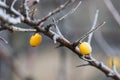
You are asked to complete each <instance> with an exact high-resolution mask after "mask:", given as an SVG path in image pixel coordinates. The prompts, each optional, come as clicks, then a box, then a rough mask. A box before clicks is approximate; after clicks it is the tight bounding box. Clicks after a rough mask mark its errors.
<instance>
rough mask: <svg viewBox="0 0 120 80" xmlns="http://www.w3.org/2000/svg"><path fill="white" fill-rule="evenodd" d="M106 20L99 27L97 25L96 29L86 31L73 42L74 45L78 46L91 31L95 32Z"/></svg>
mask: <svg viewBox="0 0 120 80" xmlns="http://www.w3.org/2000/svg"><path fill="white" fill-rule="evenodd" d="M105 23H106V22H105V21H104V22H102V23H101V24H100V25H98V26H97V27H95V28H94V29H92V30H90V31H88V32H87V33H85V34H84V35H83V36H82V37H81V38H80V39H79V40H77V41H76V42H74V43H73V46H74V47H76V46H77V45H78V44H79V43H82V41H83V40H84V39H85V38H87V37H88V36H89V34H90V33H92V32H94V31H95V30H97V29H99V28H100V27H102V26H103V25H104V24H105Z"/></svg>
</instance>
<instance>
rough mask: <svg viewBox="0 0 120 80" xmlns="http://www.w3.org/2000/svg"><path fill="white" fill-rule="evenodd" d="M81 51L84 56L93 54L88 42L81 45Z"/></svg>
mask: <svg viewBox="0 0 120 80" xmlns="http://www.w3.org/2000/svg"><path fill="white" fill-rule="evenodd" d="M79 50H80V53H81V54H82V55H89V54H90V53H91V52H92V48H91V46H90V44H89V43H87V42H82V43H81V44H80V45H79Z"/></svg>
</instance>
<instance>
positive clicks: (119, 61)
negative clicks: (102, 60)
mask: <svg viewBox="0 0 120 80" xmlns="http://www.w3.org/2000/svg"><path fill="white" fill-rule="evenodd" d="M113 62H114V65H115V67H116V68H119V67H120V59H119V58H118V57H114V58H113ZM108 66H109V67H110V68H112V58H109V59H108Z"/></svg>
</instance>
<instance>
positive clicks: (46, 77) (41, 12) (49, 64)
mask: <svg viewBox="0 0 120 80" xmlns="http://www.w3.org/2000/svg"><path fill="white" fill-rule="evenodd" d="M11 1H12V0H7V4H10V2H11ZM21 1H22V0H18V2H17V3H16V5H15V7H16V8H17V7H19V4H20V2H21ZM66 1H67V0H40V3H39V4H38V5H36V6H34V7H37V11H36V12H35V18H42V17H44V16H45V15H46V14H48V13H49V12H51V11H52V10H54V9H56V8H57V7H59V6H60V5H61V4H63V3H65V2H66ZM78 1H79V0H76V2H75V3H73V4H71V5H70V6H68V7H67V8H66V9H65V10H63V11H61V12H60V13H58V14H56V15H55V16H54V17H55V19H59V18H60V17H62V16H63V15H65V14H66V13H67V12H68V11H70V9H72V7H74V6H75V5H77V3H78ZM106 1H107V0H106ZM111 2H112V4H113V5H114V7H115V9H117V11H118V13H120V5H119V3H120V0H111ZM106 4H107V3H105V1H104V0H82V4H81V5H80V6H79V8H78V9H77V10H76V11H75V12H74V14H72V15H70V16H68V17H67V18H65V19H64V20H62V21H60V22H59V23H58V26H59V29H60V31H61V32H62V34H63V35H64V37H65V38H67V39H68V40H70V41H71V43H72V42H74V41H76V40H78V39H79V38H80V37H81V36H82V35H84V34H85V33H86V32H88V31H89V30H90V28H91V26H92V24H93V21H94V16H95V13H96V10H97V9H99V10H100V12H99V17H98V22H97V24H100V23H102V22H103V21H106V24H105V25H104V26H103V27H102V28H100V29H99V30H97V31H95V32H94V36H93V38H92V42H91V45H92V48H93V52H92V56H93V57H94V58H96V59H97V60H98V61H102V62H104V63H105V64H106V65H108V62H109V60H110V58H111V57H116V58H117V59H116V67H117V70H118V72H119V71H120V60H119V57H120V37H119V36H120V25H119V24H118V23H117V22H116V20H115V18H114V17H113V15H112V14H111V12H110V11H109V9H108V8H107V6H106ZM30 9H32V7H31V8H30ZM51 22H52V19H51V18H50V19H49V20H48V21H46V22H45V25H48V24H50V23H51ZM18 26H20V27H25V28H26V27H28V28H29V26H27V25H25V24H18ZM33 34H34V33H31V32H14V33H10V32H8V31H1V32H0V36H2V37H4V38H5V39H6V40H7V41H8V42H9V44H7V45H6V44H5V43H3V42H2V41H0V45H1V46H0V53H3V54H5V55H7V56H10V57H11V58H12V59H11V58H10V59H9V58H5V57H4V56H1V55H0V80H21V78H23V79H25V80H88V79H89V80H112V79H111V78H107V77H106V76H105V75H104V74H103V73H102V72H101V71H99V70H98V69H96V68H94V67H92V66H86V67H80V68H77V67H76V66H77V65H80V64H84V63H86V62H85V61H82V60H81V59H79V57H78V56H77V55H75V54H74V53H73V52H72V51H70V50H69V49H67V48H65V47H63V48H55V47H56V46H58V45H57V44H56V45H55V44H54V43H53V41H52V40H51V39H49V38H48V37H46V36H44V35H42V37H43V40H42V43H41V44H40V45H39V46H38V47H31V46H30V45H29V39H30V37H31V36H32V35H33ZM11 62H13V63H14V66H15V69H16V70H17V72H19V74H20V76H18V75H16V72H14V71H13V67H11V66H10V65H12V64H11Z"/></svg>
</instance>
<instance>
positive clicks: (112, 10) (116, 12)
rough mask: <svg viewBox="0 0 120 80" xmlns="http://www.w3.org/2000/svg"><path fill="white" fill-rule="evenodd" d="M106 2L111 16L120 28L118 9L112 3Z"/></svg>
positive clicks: (109, 0) (107, 0) (106, 0)
mask: <svg viewBox="0 0 120 80" xmlns="http://www.w3.org/2000/svg"><path fill="white" fill-rule="evenodd" d="M104 2H105V4H106V6H107V8H108V9H109V11H110V12H111V14H112V15H113V17H114V19H115V20H116V22H117V23H118V24H119V26H120V15H119V12H118V11H117V9H116V8H115V7H114V5H113V3H112V1H111V0H104Z"/></svg>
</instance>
